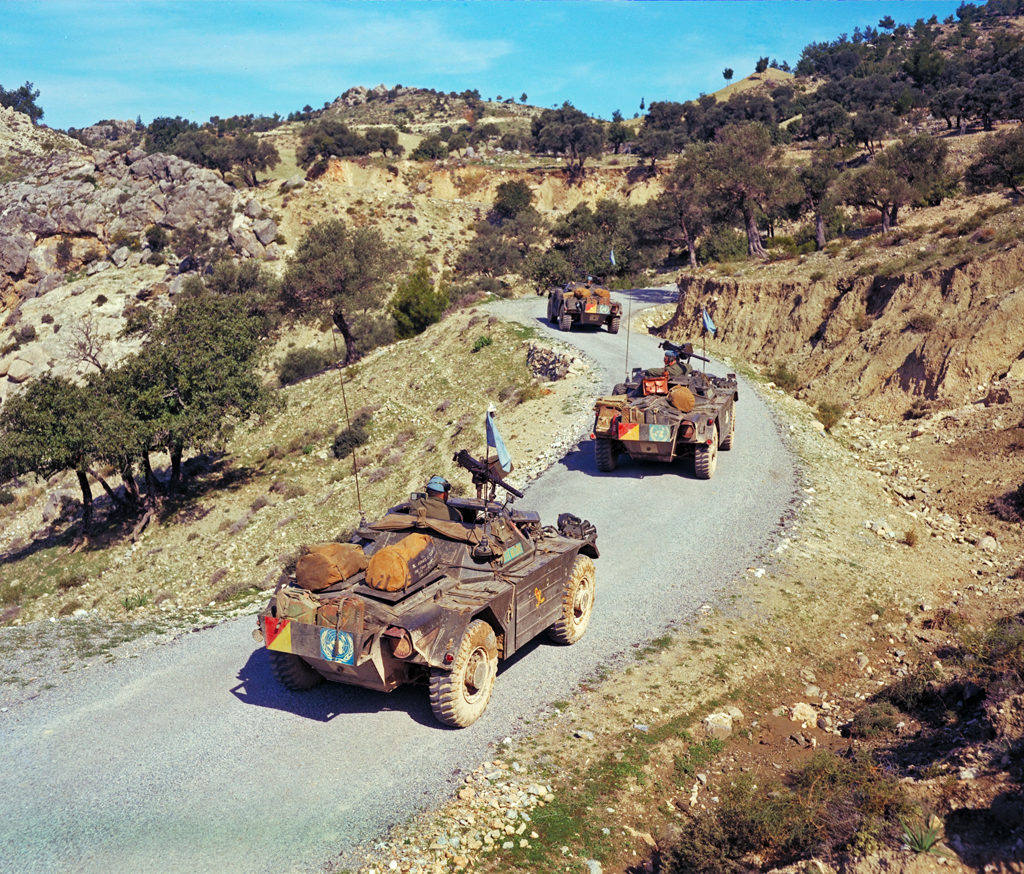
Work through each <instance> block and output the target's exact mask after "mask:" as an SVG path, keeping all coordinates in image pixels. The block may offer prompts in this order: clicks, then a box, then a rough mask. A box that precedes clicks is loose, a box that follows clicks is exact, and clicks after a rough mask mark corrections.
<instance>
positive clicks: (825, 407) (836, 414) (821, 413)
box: [814, 401, 845, 431]
mask: <svg viewBox="0 0 1024 874" xmlns="http://www.w3.org/2000/svg"><path fill="white" fill-rule="evenodd" d="M844 412H845V410H844V408H843V405H842V404H837V403H835V402H834V401H818V410H817V412H816V413H815V414H814V417H815V418H816V419H817V420H818V421H819V422H821V424H822V425H824V426H825V430H826V431H831V430H832V429H833V428H834V427H835V426H836V425H838V424H839V420H840V419H842V418H843V413H844Z"/></svg>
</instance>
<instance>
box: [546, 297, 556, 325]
mask: <svg viewBox="0 0 1024 874" xmlns="http://www.w3.org/2000/svg"><path fill="white" fill-rule="evenodd" d="M552 303H553V301H552V299H551V298H550V297H549V298H548V321H549V322H550V323H551V324H552V325H556V324H558V319H557V318H555V310H554V307H552V306H551V304H552Z"/></svg>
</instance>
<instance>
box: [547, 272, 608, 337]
mask: <svg viewBox="0 0 1024 874" xmlns="http://www.w3.org/2000/svg"><path fill="white" fill-rule="evenodd" d="M621 319H622V304H621V303H618V302H617V301H613V300H612V297H611V293H610V292H609V291H608V289H607V288H602V287H601V286H599V285H594V283H593V281H592V280H587V281H586V282H569V283H566V285H565V286H564V287H563V288H555V289H552V290H551V291H550V292H549V294H548V321H549V322H551V324H553V325H558V327H559V328H560V329H561V330H563V331H569V330H571V329H572V327H573V325H596V326H601V325H606V326H607V327H608V333H609V334H617V333H619V322H620V321H621Z"/></svg>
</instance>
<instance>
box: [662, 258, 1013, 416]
mask: <svg viewBox="0 0 1024 874" xmlns="http://www.w3.org/2000/svg"><path fill="white" fill-rule="evenodd" d="M679 290H680V296H679V303H678V305H677V308H676V312H675V315H674V316H673V317H672V318H671V319H670V320H669V322H668V323H666V324H665V325H663V326H662V327H661V328H660V329H659V330H658V333H660V334H662V335H663V336H667V337H672V338H674V339H676V340H680V339H687V340H689V339H693V337H694V336H696V335H697V334H698V333H699V331H700V311H701V307H702V306H706V307H707V308H708V309H709V311H710V312H711V315H712V317H713V319H714V321H715V324H716V325H717V327H718V334H717V338H716V339H714V340H710V341H709V344H708V349H709V351H714V350H715V349H716V348H724V349H725V350H728V349H731V350H734V351H735V352H736V353H738V354H739V355H741V356H743V357H745V358H747V359H749V360H751V361H754V362H756V363H758V364H761V365H764V366H766V367H769V368H771V367H774V366H775V365H777V364H780V363H781V364H785V365H786V367H787V368H788V369H789V370H791V371H793V372H795V373H796V374H797V375H798V377H799V380H800V384H801V394H802V396H804V397H805V398H807V399H809V400H812V401H814V400H821V399H827V400H831V401H841V402H849V403H851V404H852V405H853V406H854V407H856V408H858V409H861V410H863V411H865V412H867V413H871V414H878V415H884V416H890V415H893V414H899V413H902V412H903V411H905V410H907V409H908V408H909V407H911V406H912V405H913V404H914V403H915V402H920V401H937V402H939V403H945V404H948V405H951V406H959V405H961V404H963V403H967V402H971V401H975V400H981V399H982V398H984V397H986V396H987V395H988V393H989V392H990V391H991V390H992V388H993V386H994V384H998V383H1000V382H1001V381H1003V380H1010V381H1011V382H1016V381H1017V380H1020V379H1021V378H1024V245H1016V246H1013V247H1010V248H1008V249H1006V250H1003V251H1001V252H999V253H997V254H996V255H994V256H992V257H990V258H987V259H985V260H983V261H972V262H970V263H967V264H963V265H959V266H956V267H950V268H945V269H935V270H928V271H925V272H922V273H918V274H910V275H902V276H890V277H882V276H874V277H873V276H853V277H849V278H843V279H837V280H834V281H817V282H811V281H806V282H800V281H758V280H757V278H756V277H754V278H750V279H747V278H744V279H733V278H710V277H703V276H687V275H684V276H682V277H680V279H679Z"/></svg>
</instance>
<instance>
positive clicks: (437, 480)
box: [427, 476, 452, 492]
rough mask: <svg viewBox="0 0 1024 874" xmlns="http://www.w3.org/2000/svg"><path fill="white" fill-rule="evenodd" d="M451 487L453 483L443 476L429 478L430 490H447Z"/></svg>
mask: <svg viewBox="0 0 1024 874" xmlns="http://www.w3.org/2000/svg"><path fill="white" fill-rule="evenodd" d="M451 487H452V484H451V483H450V482H448V480H446V479H445V478H444V477H443V476H432V477H431V478H430V479H428V480H427V491H428V492H447V491H450V490H451Z"/></svg>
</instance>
